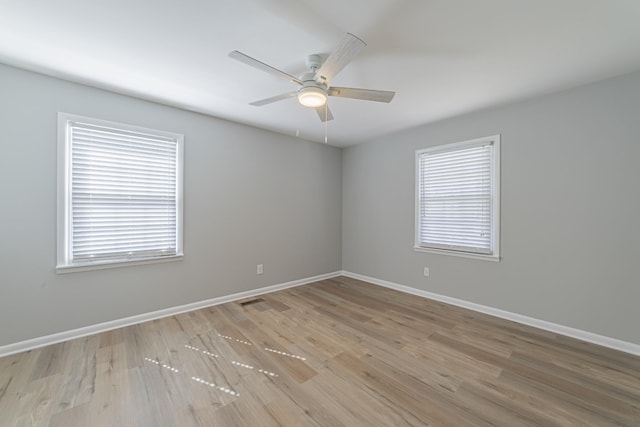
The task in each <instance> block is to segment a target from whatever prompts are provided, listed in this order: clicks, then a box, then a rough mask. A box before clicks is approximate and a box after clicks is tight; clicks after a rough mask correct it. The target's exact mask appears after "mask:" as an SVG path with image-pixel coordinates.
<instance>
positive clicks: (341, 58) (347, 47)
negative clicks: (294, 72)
mask: <svg viewBox="0 0 640 427" xmlns="http://www.w3.org/2000/svg"><path fill="white" fill-rule="evenodd" d="M366 45H367V44H366V43H365V42H363V41H362V40H360V39H359V38H358V37H356V36H354V35H353V34H351V33H347V34H345V36H344V37H343V38H342V41H341V42H340V45H338V47H337V48H336V49H335V50H334V51H333V52H331V53H330V54H329V57H328V58H327V59H326V60H325V61H324V63H323V64H322V66H321V67H320V69H319V70H318V72H317V73H316V76H315V77H316V80H320V81H321V82H322V83H324V84H328V82H329V81H330V80H331V79H332V78H333V77H334V76H335V75H336V74H338V73H339V72H340V71H341V70H342V69H343V68H344V67H345V66H346V65H347V64H348V63H349V62H351V60H352V59H353V58H355V57H356V55H358V53H360V51H361V50H362V48H363V47H365V46H366Z"/></svg>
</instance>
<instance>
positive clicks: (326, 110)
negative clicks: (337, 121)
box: [324, 102, 329, 144]
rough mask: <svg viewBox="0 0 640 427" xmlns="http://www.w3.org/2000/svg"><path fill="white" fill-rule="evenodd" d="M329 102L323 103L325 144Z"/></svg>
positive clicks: (325, 140)
mask: <svg viewBox="0 0 640 427" xmlns="http://www.w3.org/2000/svg"><path fill="white" fill-rule="evenodd" d="M328 115H329V103H328V102H325V103H324V143H325V144H326V143H327V142H328V140H327V127H328V123H329V117H328Z"/></svg>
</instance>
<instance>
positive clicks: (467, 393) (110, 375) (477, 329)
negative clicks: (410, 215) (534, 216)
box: [0, 277, 640, 427]
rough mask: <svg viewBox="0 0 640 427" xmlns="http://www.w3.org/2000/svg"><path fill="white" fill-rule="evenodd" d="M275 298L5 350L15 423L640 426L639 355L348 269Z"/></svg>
mask: <svg viewBox="0 0 640 427" xmlns="http://www.w3.org/2000/svg"><path fill="white" fill-rule="evenodd" d="M260 298H261V301H260V300H259V301H257V302H253V303H249V304H246V305H241V304H240V303H239V302H233V303H227V304H224V305H219V306H215V307H211V308H207V309H202V310H198V311H194V312H190V313H185V314H181V315H177V316H173V317H168V318H165V319H161V320H156V321H153V322H148V323H144V324H140V325H135V326H131V327H127V328H123V329H119V330H115V331H111V332H105V333H101V334H98V335H94V336H91V337H86V338H81V339H77V340H73V341H68V342H65V343H61V344H57V345H52V346H49V347H45V348H42V349H38V350H33V351H29V352H25V353H21V354H17V355H13V356H7V357H4V358H1V359H0V425H2V426H31V425H38V426H64V427H72V426H92V427H93V426H154V427H156V426H225V427H226V426H277V425H282V426H331V427H337V426H423V425H436V426H440V425H451V426H485V425H492V426H494V425H498V426H527V425H537V426H554V425H580V426H584V425H590V426H607V425H627V426H640V358H638V357H634V356H631V355H628V354H624V353H620V352H616V351H613V350H609V349H605V348H601V347H598V346H595V345H591V344H587V343H584V342H580V341H577V340H574V339H570V338H566V337H561V336H557V335H555V334H552V333H549V332H545V331H541V330H537V329H534V328H530V327H526V326H522V325H519V324H516V323H512V322H508V321H505V320H500V319H496V318H493V317H490V316H487V315H483V314H478V313H475V312H471V311H468V310H464V309H461V308H456V307H452V306H448V305H446V304H442V303H438V302H434V301H430V300H426V299H423V298H420V297H416V296H411V295H406V294H402V293H399V292H396V291H393V290H389V289H386V288H381V287H378V286H375V285H371V284H367V283H364V282H360V281H357V280H353V279H349V278H345V277H339V278H336V279H332V280H325V281H321V282H317V283H314V284H310V285H306V286H301V287H298V288H293V289H290V290H285V291H280V292H276V293H272V294H268V295H264V296H261V297H260ZM254 299H255V298H254Z"/></svg>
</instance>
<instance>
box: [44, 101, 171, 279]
mask: <svg viewBox="0 0 640 427" xmlns="http://www.w3.org/2000/svg"><path fill="white" fill-rule="evenodd" d="M70 122H83V123H87V124H91V125H96V126H104V127H110V128H114V129H117V130H123V131H129V132H138V133H146V134H151V135H157V136H162V137H167V138H172V139H175V141H176V144H177V153H176V187H177V194H176V198H177V201H176V254H175V255H168V256H163V257H150V258H146V259H134V260H122V259H117V260H101V261H96V262H91V263H87V262H83V263H73V262H71V261H70V253H69V252H70V243H71V236H70V232H71V214H70V212H71V168H72V164H71V141H70V140H69V124H70ZM57 140H58V141H57V142H58V144H57V196H56V198H57V206H56V208H57V242H56V249H57V251H56V273H58V274H64V273H72V272H77V271H88V270H101V269H107V268H117V267H127V266H133V265H143V264H156V263H161V262H171V261H179V260H181V259H182V258H183V257H184V252H183V237H184V236H183V222H184V216H183V200H184V135H182V134H178V133H173V132H166V131H161V130H157V129H149V128H145V127H140V126H134V125H129V124H124V123H117V122H111V121H107V120H101V119H96V118H92V117H85V116H79V115H75V114H68V113H63V112H58V132H57Z"/></svg>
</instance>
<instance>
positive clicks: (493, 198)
mask: <svg viewBox="0 0 640 427" xmlns="http://www.w3.org/2000/svg"><path fill="white" fill-rule="evenodd" d="M499 214H500V135H495V136H490V137H486V138H479V139H474V140H471V141H464V142H459V143H455V144H447V145H441V146H436V147H431V148H426V149H424V150H418V151H416V236H415V238H416V241H415V249H416V250H418V251H427V252H437V253H447V254H452V255H460V256H468V257H473V258H486V259H493V260H496V261H497V260H499V243H500V241H499V240H500V239H499V230H500V226H499Z"/></svg>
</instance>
